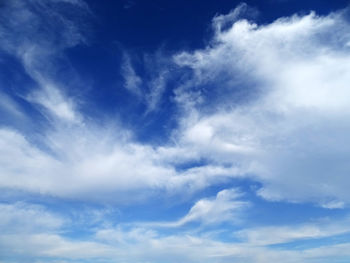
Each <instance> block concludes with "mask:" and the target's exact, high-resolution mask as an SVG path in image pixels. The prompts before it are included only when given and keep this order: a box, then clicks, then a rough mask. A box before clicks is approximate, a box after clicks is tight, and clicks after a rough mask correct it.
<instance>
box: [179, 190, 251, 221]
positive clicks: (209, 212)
mask: <svg viewBox="0 0 350 263" xmlns="http://www.w3.org/2000/svg"><path fill="white" fill-rule="evenodd" d="M239 197H241V193H240V192H239V191H238V190H237V189H226V190H222V191H220V192H219V193H218V194H217V195H216V197H215V199H201V200H199V201H197V202H196V203H195V204H194V205H193V206H192V207H191V209H190V211H189V212H188V214H187V215H185V216H184V217H183V218H181V219H180V220H178V221H177V222H176V223H175V224H174V226H181V225H185V224H188V223H190V222H200V223H201V224H205V225H206V224H218V223H222V222H227V221H228V222H233V221H235V220H237V219H238V218H237V216H238V214H239V213H240V212H241V210H242V209H243V208H246V207H247V206H249V203H248V202H245V201H240V200H237V199H238V198H239Z"/></svg>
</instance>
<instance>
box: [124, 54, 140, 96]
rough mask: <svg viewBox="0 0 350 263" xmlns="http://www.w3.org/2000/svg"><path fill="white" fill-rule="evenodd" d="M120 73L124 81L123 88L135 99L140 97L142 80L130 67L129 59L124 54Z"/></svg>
mask: <svg viewBox="0 0 350 263" xmlns="http://www.w3.org/2000/svg"><path fill="white" fill-rule="evenodd" d="M121 73H122V75H123V77H124V80H125V84H124V87H125V88H126V89H127V90H128V91H130V92H131V93H133V94H134V95H136V96H137V97H142V87H141V85H142V79H141V78H140V77H139V76H138V75H137V74H136V72H135V70H134V68H133V67H132V65H131V61H130V57H129V56H128V55H126V54H124V62H123V64H122V67H121Z"/></svg>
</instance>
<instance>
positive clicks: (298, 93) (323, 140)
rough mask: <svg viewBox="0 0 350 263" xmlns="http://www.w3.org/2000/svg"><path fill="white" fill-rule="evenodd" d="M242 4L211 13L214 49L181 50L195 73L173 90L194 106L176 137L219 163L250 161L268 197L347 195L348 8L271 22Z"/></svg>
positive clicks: (335, 199) (335, 200) (343, 198)
mask: <svg viewBox="0 0 350 263" xmlns="http://www.w3.org/2000/svg"><path fill="white" fill-rule="evenodd" d="M240 11H242V7H240V8H239V9H238V10H235V11H233V13H230V14H228V15H227V17H225V16H219V17H217V18H216V19H214V24H215V25H216V33H215V37H214V39H213V40H212V42H211V43H210V45H208V47H207V48H205V49H202V50H196V51H194V52H191V53H189V52H182V53H181V52H180V53H179V54H178V55H176V56H175V57H174V59H175V62H176V63H177V64H178V65H179V66H181V67H183V68H184V69H186V68H187V69H190V70H191V71H192V72H193V74H192V77H191V78H189V79H188V81H187V82H185V83H183V84H181V85H180V86H179V88H178V90H177V92H176V95H177V101H178V102H179V103H180V104H181V105H183V104H185V105H187V107H185V108H184V110H185V111H186V114H185V116H186V117H184V118H183V119H182V124H183V128H182V131H180V132H179V134H180V135H179V138H181V140H182V141H183V142H184V145H186V143H185V142H188V141H189V142H191V143H192V148H193V149H192V151H196V149H198V152H200V155H201V156H205V157H208V156H209V157H210V158H211V159H212V160H213V161H214V162H216V163H220V162H221V163H222V162H224V161H226V162H227V161H228V160H232V161H231V163H235V164H236V165H238V166H240V165H245V167H247V168H246V169H247V171H249V174H250V175H252V174H254V176H253V178H254V179H256V180H258V181H260V182H262V183H263V187H262V188H261V189H260V190H259V192H258V193H259V194H260V195H261V196H263V197H264V198H266V199H269V200H289V201H297V202H303V201H312V202H316V203H319V204H320V205H323V207H327V205H325V204H327V203H329V204H342V202H349V200H350V196H349V195H348V191H347V188H348V185H349V180H348V179H347V177H348V176H347V174H348V172H349V171H350V169H349V168H350V167H349V165H348V162H347V160H346V159H347V157H348V156H349V151H348V150H347V148H346V146H345V145H347V142H348V141H349V139H350V137H349V136H348V134H349V127H350V126H349V122H348V119H349V118H348V117H349V113H350V109H349V104H348V103H347V98H348V97H349V95H350V94H349V92H350V89H349V86H348V83H349V80H350V75H349V71H348V68H349V63H350V53H349V52H350V50H349V46H348V43H349V40H350V35H349V23H348V20H347V18H346V12H347V11H346V10H345V11H339V12H335V13H331V14H329V15H327V16H318V15H316V14H315V13H313V12H311V13H310V14H308V15H303V16H298V15H294V16H292V17H285V18H280V19H278V20H276V21H274V22H272V23H270V24H267V25H257V24H255V23H253V22H250V21H248V20H246V19H243V18H240V19H239V18H238V17H239V14H238V13H239V12H240ZM237 12H238V13H237ZM242 15H244V14H241V17H242ZM232 17H234V19H233V18H232ZM231 21H232V23H231V25H228V24H227V23H230V22H231ZM223 23H224V24H225V25H223ZM208 86H213V87H215V88H211V89H209V88H208ZM199 149H200V150H199ZM211 153H215V154H211ZM216 156H219V157H216ZM342 206H343V205H336V207H342ZM328 207H330V208H331V207H334V206H333V205H330V206H328Z"/></svg>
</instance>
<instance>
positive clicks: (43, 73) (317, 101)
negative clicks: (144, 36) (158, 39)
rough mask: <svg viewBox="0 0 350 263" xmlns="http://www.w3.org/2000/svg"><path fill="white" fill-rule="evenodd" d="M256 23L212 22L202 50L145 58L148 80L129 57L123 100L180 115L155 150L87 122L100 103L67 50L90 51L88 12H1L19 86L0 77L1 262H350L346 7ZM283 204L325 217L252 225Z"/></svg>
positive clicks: (245, 12) (44, 8)
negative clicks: (0, 118)
mask: <svg viewBox="0 0 350 263" xmlns="http://www.w3.org/2000/svg"><path fill="white" fill-rule="evenodd" d="M129 4H130V3H129ZM128 6H129V5H128ZM131 6H133V5H131ZM131 6H130V8H132V7H131ZM72 13H74V14H72ZM257 14H258V12H257V11H256V10H254V9H253V8H249V7H248V6H247V5H246V4H241V5H239V6H238V7H237V8H236V9H234V10H233V11H231V12H230V13H229V14H226V15H216V16H215V17H214V18H213V20H212V30H213V32H212V33H213V35H212V38H211V39H210V40H209V41H208V42H207V43H206V46H205V47H204V48H202V49H196V50H188V49H186V50H183V49H179V50H176V52H173V53H171V55H169V53H165V52H164V54H163V53H162V52H161V51H159V52H158V53H156V55H153V57H152V56H151V55H148V57H147V56H146V55H145V57H144V58H143V60H142V61H143V62H144V63H145V64H146V66H147V69H146V70H145V72H146V73H144V75H145V76H143V75H142V70H141V69H140V68H137V67H136V66H135V64H137V63H136V62H137V59H135V58H134V57H132V56H131V55H129V53H130V52H129V51H123V52H122V54H121V61H120V65H121V66H120V72H119V74H120V76H121V83H122V84H120V86H121V90H123V92H125V93H127V94H128V96H131V98H132V99H133V103H132V105H131V106H134V107H135V108H136V107H140V106H139V105H144V112H143V113H142V114H140V115H142V116H143V118H144V119H145V122H147V121H146V120H147V118H151V117H152V116H157V115H156V114H159V112H160V111H161V108H162V107H166V106H164V105H167V104H171V106H168V107H169V109H170V108H171V111H170V110H168V113H167V117H166V118H172V119H175V122H176V125H174V126H173V127H171V129H169V131H168V133H167V136H166V139H165V140H163V141H161V143H159V142H157V143H154V142H153V141H151V140H149V141H147V140H140V139H139V137H138V130H139V129H142V128H138V127H137V125H136V124H135V125H127V123H125V122H123V121H122V118H120V119H119V118H118V116H115V118H106V119H99V118H97V117H96V116H94V115H92V114H89V113H91V112H93V111H94V110H96V111H97V109H92V110H91V109H90V110H91V111H86V110H84V109H85V108H86V107H88V106H91V105H94V104H92V103H91V104H89V102H88V101H89V100H93V99H95V98H92V96H88V95H86V94H84V92H88V88H86V90H84V89H82V88H81V87H82V86H83V85H82V84H77V83H85V82H84V76H80V75H79V70H77V69H75V68H74V66H73V62H71V61H70V59H71V57H70V56H71V55H70V54H69V52H68V51H71V50H73V49H74V48H79V47H82V46H84V45H89V44H88V37H87V36H86V35H88V32H87V31H88V30H86V27H87V25H88V22H87V21H88V20H89V19H93V17H94V15H93V10H90V7H89V6H88V5H87V4H86V3H84V2H83V1H80V0H76V1H73V0H69V1H68V0H47V1H37V0H31V1H27V2H22V1H19V0H12V1H8V2H6V3H4V4H1V7H0V16H1V18H0V67H4V65H7V64H8V65H10V64H11V63H12V64H11V65H12V67H13V71H14V72H17V73H16V74H17V77H14V78H13V79H10V80H6V78H5V73H4V74H1V73H0V84H1V85H2V86H3V87H4V88H1V90H0V114H1V116H4V118H3V121H1V126H0V188H1V189H2V192H3V193H2V194H0V197H1V199H0V230H1V231H0V232H1V234H0V255H1V256H0V262H1V263H10V262H11V263H12V262H24V261H31V262H92V261H93V262H115V260H119V261H118V262H199V261H200V262H208V263H209V262H236V261H237V262H248V263H250V262H251V263H266V262H275V261H276V262H279V261H283V262H287V263H288V262H291V263H292V262H315V261H317V262H321V263H322V262H324V263H327V262H330V261H329V259H330V258H335V260H339V262H340V261H341V260H344V259H347V258H350V254H349V252H348V251H350V250H349V246H350V243H349V239H348V235H349V233H350V229H349V228H348V226H347V225H348V223H349V218H348V216H346V212H344V213H341V212H339V210H341V211H347V208H348V204H349V203H350V194H349V191H348V188H349V187H350V180H349V178H348V173H349V172H350V163H349V160H348V159H349V157H350V150H349V147H347V145H349V143H350V121H349V120H350V118H349V117H350V104H349V103H348V102H349V98H350V88H349V83H350V71H349V68H350V25H349V18H348V16H349V14H348V10H347V9H345V10H340V11H336V12H332V13H329V14H328V15H322V16H321V15H317V14H316V13H315V12H311V13H308V14H295V15H292V16H288V17H282V18H279V19H277V20H275V21H273V22H271V23H266V24H257V23H255V22H254V21H253V20H249V19H247V18H246V17H250V18H251V17H253V18H254V16H255V15H257ZM14 32H16V33H14ZM118 48H119V49H120V47H118ZM119 51H120V50H119ZM115 52H118V49H117V48H115ZM150 57H152V58H150ZM135 61H136V62H135ZM145 61H146V62H145ZM152 64H154V66H153V67H152ZM11 65H10V67H11ZM106 70H107V69H106ZM113 70H115V69H113ZM152 70H153V71H154V72H152ZM19 76H21V77H19ZM23 79H25V81H22V82H21V80H23ZM174 79H176V82H175V83H174ZM101 89H102V88H101ZM120 94H123V93H122V92H121V91H120ZM125 97H127V95H125ZM86 105H88V106H86ZM96 105H97V104H96ZM84 107H85V108H84ZM152 114H153V115H152ZM130 115H131V114H130ZM168 115H172V116H168ZM150 116H151V117H150ZM157 122H161V118H159V120H158V119H157ZM160 126H162V125H159V127H160ZM164 126H165V125H164ZM135 127H136V128H135ZM153 132H154V133H156V129H155V130H154V131H153ZM150 133H151V132H150ZM149 137H151V136H149ZM174 199H176V200H175V201H174ZM159 200H162V202H160V201H159ZM158 202H159V204H158ZM167 202H168V203H167ZM165 203H167V204H166V205H164V204H165ZM140 204H141V205H140ZM281 204H283V205H285V206H286V208H285V210H283V211H286V210H289V206H291V207H294V205H295V206H297V205H299V206H304V205H305V207H304V208H303V209H309V208H310V207H311V208H310V210H312V209H314V210H315V211H317V212H315V215H312V217H311V216H310V217H308V218H307V219H305V220H304V221H303V220H301V219H298V220H299V221H296V222H295V221H289V223H285V222H284V223H278V224H274V223H276V220H271V223H270V224H266V223H265V224H263V223H261V224H260V223H259V221H258V219H256V218H254V220H251V218H252V217H254V216H256V214H254V211H261V210H259V206H260V207H262V208H261V209H262V210H264V209H265V208H266V211H270V210H268V209H271V208H269V207H270V206H272V205H276V207H278V205H281ZM292 205H293V206H292ZM163 206H164V207H163ZM67 207H69V208H68V209H67ZM81 207H83V208H81ZM86 207H88V208H86ZM96 207H97V208H96ZM101 207H103V208H101ZM111 207H112V208H114V209H116V208H115V207H117V209H116V210H113V209H112V208H111ZM128 207H129V208H128ZM150 207H151V208H150ZM179 207H180V208H179ZM119 209H120V211H119ZM123 209H125V211H124V210H123ZM128 209H129V210H128ZM171 209H174V210H171ZM273 209H276V211H277V210H278V208H275V207H274V208H273ZM294 209H296V208H294ZM117 210H118V211H117ZM131 210H132V212H130V211H131ZM175 210H176V211H175ZM291 210H292V209H291ZM74 211H75V212H74ZM164 211H165V212H164ZM166 211H168V212H169V211H171V212H169V215H167V212H166ZM278 211H280V210H278ZM303 211H305V210H303ZM325 211H326V212H325ZM332 211H338V212H339V213H338V214H336V215H334V218H333V219H332V220H330V219H329V218H330V217H331V216H333V214H331V212H332ZM128 213H129V214H128ZM256 213H257V212H256ZM266 213H267V212H266ZM275 213H276V214H275V215H274V216H272V217H275V216H276V215H277V213H278V212H275ZM286 213H287V212H286ZM327 213H330V214H327ZM152 214H154V215H153V216H151V215H152ZM78 215H79V216H78ZM308 215H309V214H308ZM323 215H327V216H323ZM264 216H265V215H264ZM264 216H261V219H262V220H265V218H264ZM277 216H278V215H277ZM322 216H323V217H322ZM125 218H127V220H125ZM270 219H271V218H270ZM245 220H246V221H245ZM249 220H250V221H249ZM328 238H329V239H328ZM313 240H316V243H310V242H311V241H313ZM325 240H326V241H327V242H326V241H325ZM298 242H301V243H300V244H301V245H300V246H299V247H298V249H295V247H297V246H298V244H299V243H298ZM303 242H304V243H303ZM308 242H309V243H308ZM288 244H289V246H288ZM293 244H294V245H293ZM295 244H296V245H295ZM274 246H275V247H274ZM131 251H132V252H131ZM334 262H335V261H334ZM337 262H338V261H337ZM344 262H345V261H344Z"/></svg>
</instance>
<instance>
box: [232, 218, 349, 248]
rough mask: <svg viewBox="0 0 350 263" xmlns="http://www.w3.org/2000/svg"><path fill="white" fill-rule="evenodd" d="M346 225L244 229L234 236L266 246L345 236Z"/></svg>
mask: <svg viewBox="0 0 350 263" xmlns="http://www.w3.org/2000/svg"><path fill="white" fill-rule="evenodd" d="M347 224H348V222H347V220H343V221H341V220H340V221H337V222H322V221H321V222H314V223H311V224H303V225H294V226H268V227H260V228H253V229H244V230H241V231H238V232H236V234H235V235H236V236H237V237H239V238H241V239H242V240H243V241H244V242H247V243H249V244H251V245H256V246H266V245H275V244H283V243H289V242H296V241H300V240H307V239H321V238H325V237H331V236H337V235H341V234H346V233H349V232H350V229H349V228H348V227H347Z"/></svg>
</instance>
